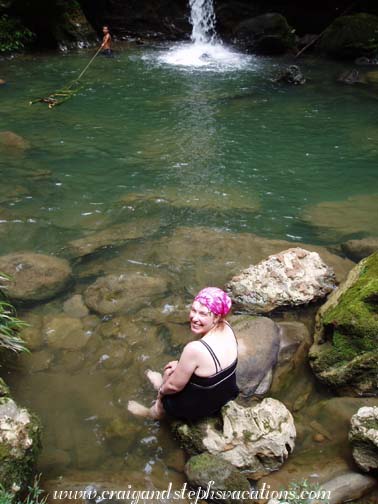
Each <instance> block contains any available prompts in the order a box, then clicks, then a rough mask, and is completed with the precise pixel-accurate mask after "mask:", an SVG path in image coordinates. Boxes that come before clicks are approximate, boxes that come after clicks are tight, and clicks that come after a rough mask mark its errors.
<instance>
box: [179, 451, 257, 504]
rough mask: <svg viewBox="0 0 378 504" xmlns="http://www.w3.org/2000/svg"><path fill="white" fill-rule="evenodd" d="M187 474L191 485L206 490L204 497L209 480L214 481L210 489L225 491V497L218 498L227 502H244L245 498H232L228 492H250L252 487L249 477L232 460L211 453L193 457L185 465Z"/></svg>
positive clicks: (229, 503) (227, 503) (219, 500)
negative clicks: (228, 460)
mask: <svg viewBox="0 0 378 504" xmlns="http://www.w3.org/2000/svg"><path fill="white" fill-rule="evenodd" d="M185 474H186V477H187V479H188V482H189V484H190V486H191V487H193V488H199V487H200V488H201V490H202V491H203V492H204V494H203V498H205V493H206V492H205V491H206V489H207V488H208V485H209V482H210V481H212V482H213V484H212V485H210V487H209V490H210V491H214V492H216V491H219V492H224V495H225V497H224V498H222V497H220V498H218V497H217V499H216V500H217V502H222V503H225V504H232V503H236V502H240V503H241V502H244V499H241V498H238V497H237V496H236V497H234V498H232V497H231V496H230V495H228V496H227V493H231V492H234V494H236V492H237V491H239V492H240V493H241V492H243V491H247V492H248V491H249V490H250V488H251V487H250V484H249V481H248V480H247V478H246V477H245V476H243V474H242V473H241V472H240V471H238V470H237V469H236V468H235V467H234V466H233V465H232V464H231V463H230V462H227V461H226V460H224V459H222V458H221V457H218V456H216V455H211V454H210V453H201V455H195V456H194V457H191V458H190V459H189V460H188V462H187V463H186V465H185Z"/></svg>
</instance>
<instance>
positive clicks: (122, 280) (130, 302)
mask: <svg viewBox="0 0 378 504" xmlns="http://www.w3.org/2000/svg"><path fill="white" fill-rule="evenodd" d="M167 287H168V286H167V281H166V280H165V279H164V278H163V277H161V276H152V275H143V274H139V273H129V274H121V275H107V276H105V277H101V278H99V279H98V280H96V282H95V283H93V284H92V285H90V286H89V287H88V288H87V289H86V291H85V292H84V301H85V304H86V305H87V306H88V308H90V309H91V310H93V311H95V312H97V313H99V314H100V315H110V314H113V313H128V312H132V311H136V310H138V309H140V308H142V307H143V306H146V305H151V304H153V302H154V301H155V300H156V298H157V297H161V296H162V295H163V294H164V293H165V292H166V290H167Z"/></svg>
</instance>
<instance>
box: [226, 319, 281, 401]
mask: <svg viewBox="0 0 378 504" xmlns="http://www.w3.org/2000/svg"><path fill="white" fill-rule="evenodd" d="M231 323H232V327H233V329H234V331H235V334H236V336H237V338H238V365H237V369H236V376H237V384H238V387H239V390H240V393H241V395H242V396H244V397H251V396H252V395H254V394H257V395H263V394H265V393H266V392H267V391H268V390H269V387H270V384H271V381H272V372H273V368H274V366H275V365H276V363H277V357H278V351H279V347H280V337H279V332H280V329H279V327H278V325H277V324H276V323H274V322H273V321H272V320H270V319H268V318H266V317H249V316H242V317H239V316H238V317H233V319H232V320H231Z"/></svg>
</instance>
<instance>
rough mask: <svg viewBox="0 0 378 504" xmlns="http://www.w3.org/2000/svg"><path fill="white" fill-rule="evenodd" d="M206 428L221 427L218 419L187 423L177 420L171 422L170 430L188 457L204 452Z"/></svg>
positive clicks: (212, 418)
mask: <svg viewBox="0 0 378 504" xmlns="http://www.w3.org/2000/svg"><path fill="white" fill-rule="evenodd" d="M208 426H210V427H211V428H213V429H220V428H221V427H222V422H221V419H220V417H211V418H210V417H209V418H203V419H202V420H199V421H197V422H188V423H184V422H181V421H179V420H177V421H174V422H172V424H171V429H172V432H173V434H174V436H175V437H176V438H177V439H178V441H179V443H180V445H181V447H182V448H183V449H184V450H185V451H186V452H187V453H189V454H190V455H197V454H199V453H202V452H204V451H206V447H205V445H204V444H203V439H204V438H205V437H206V431H207V428H208Z"/></svg>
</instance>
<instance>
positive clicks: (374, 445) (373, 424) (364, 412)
mask: <svg viewBox="0 0 378 504" xmlns="http://www.w3.org/2000/svg"><path fill="white" fill-rule="evenodd" d="M349 441H350V443H351V445H352V448H353V458H354V461H355V462H356V464H357V465H358V467H359V468H360V469H361V470H362V471H364V472H370V471H371V472H374V471H376V470H377V469H378V407H368V406H365V407H363V408H360V409H359V410H358V411H357V413H356V414H354V415H353V416H352V418H351V429H350V432H349Z"/></svg>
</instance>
